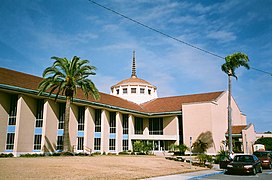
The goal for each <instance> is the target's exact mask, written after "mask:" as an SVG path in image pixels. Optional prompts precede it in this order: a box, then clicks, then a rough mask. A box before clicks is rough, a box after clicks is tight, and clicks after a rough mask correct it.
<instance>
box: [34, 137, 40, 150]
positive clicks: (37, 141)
mask: <svg viewBox="0 0 272 180" xmlns="http://www.w3.org/2000/svg"><path fill="white" fill-rule="evenodd" d="M41 143H42V135H41V134H35V136H34V150H41Z"/></svg>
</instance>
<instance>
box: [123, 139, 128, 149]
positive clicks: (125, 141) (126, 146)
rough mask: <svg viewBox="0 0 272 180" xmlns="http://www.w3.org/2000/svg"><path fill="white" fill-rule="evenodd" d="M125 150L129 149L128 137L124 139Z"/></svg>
mask: <svg viewBox="0 0 272 180" xmlns="http://www.w3.org/2000/svg"><path fill="white" fill-rule="evenodd" d="M123 151H128V139H123Z"/></svg>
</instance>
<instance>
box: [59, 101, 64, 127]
mask: <svg viewBox="0 0 272 180" xmlns="http://www.w3.org/2000/svg"><path fill="white" fill-rule="evenodd" d="M64 118H65V104H63V103H61V104H59V126H58V129H63V128H64Z"/></svg>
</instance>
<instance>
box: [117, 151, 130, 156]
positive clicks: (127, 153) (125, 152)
mask: <svg viewBox="0 0 272 180" xmlns="http://www.w3.org/2000/svg"><path fill="white" fill-rule="evenodd" d="M129 154H130V153H129V152H127V151H123V152H119V155H129Z"/></svg>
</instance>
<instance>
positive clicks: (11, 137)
mask: <svg viewBox="0 0 272 180" xmlns="http://www.w3.org/2000/svg"><path fill="white" fill-rule="evenodd" d="M14 137H15V133H7V143H6V149H7V150H13V147H14Z"/></svg>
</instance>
